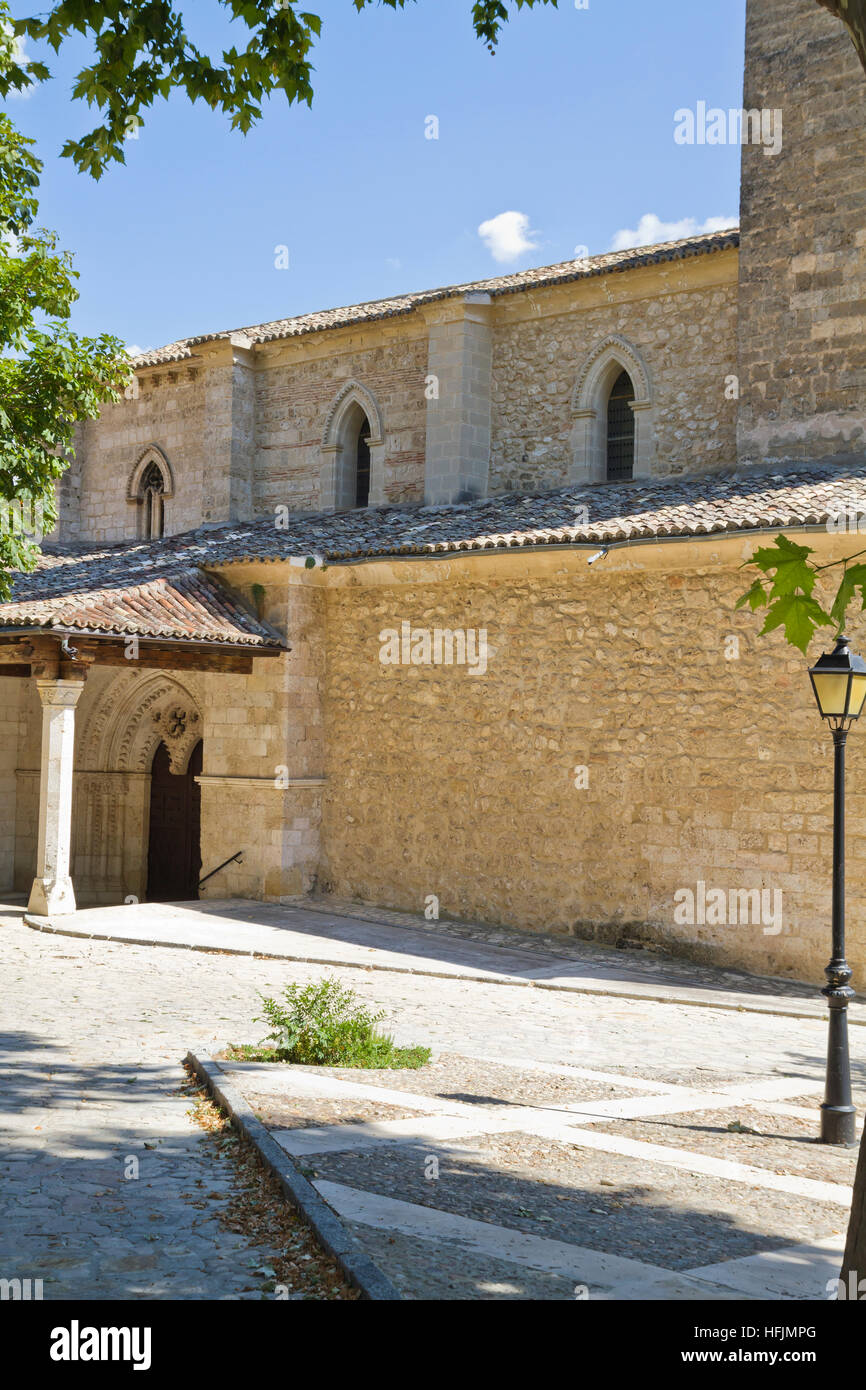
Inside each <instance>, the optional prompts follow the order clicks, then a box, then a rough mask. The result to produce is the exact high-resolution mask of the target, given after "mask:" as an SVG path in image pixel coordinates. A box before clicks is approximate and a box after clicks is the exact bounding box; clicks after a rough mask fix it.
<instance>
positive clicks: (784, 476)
mask: <svg viewBox="0 0 866 1390" xmlns="http://www.w3.org/2000/svg"><path fill="white" fill-rule="evenodd" d="M845 512H848V513H849V515H850V514H851V513H854V514H857V515H866V458H864V459H863V460H862V461H861V462H858V463H857V464H853V465H852V464H848V465H832V464H812V465H810V466H808V467H802V468H798V469H796V470H792V471H790V472H786V473H779V472H767V471H758V470H743V471H740V472H730V473H715V474H708V475H706V476H704V477H691V478H679V479H674V480H667V481H659V482H649V483H615V484H600V485H598V486H595V487H583V488H579V487H574V488H560V489H557V491H555V492H547V493H542V494H537V495H526V494H523V493H509V494H507V495H505V496H500V497H490V498H487V499H485V500H483V501H481V502H475V503H472V504H461V505H455V506H450V507H391V508H368V509H364V510H359V511H352V512H342V513H339V514H337V515H330V516H326V515H320V516H307V517H298V518H297V520H295V521H293V522H292V523H291V524H290V526H289V528H288V529H286V530H278V529H277V527H276V526H275V525H274V523H273V521H272V520H270V519H265V520H263V521H256V522H250V523H247V524H243V525H239V524H228V525H225V526H208V527H203V528H201V529H200V530H198V531H187V532H185V533H184V534H182V535H177V536H169V537H166V538H165V539H164V540H161V541H148V542H141V541H131V542H125V543H123V544H120V545H113V546H104V547H102V548H99V549H89V550H85V549H81V550H71V549H65V550H62V551H61V550H55V551H48V552H47V553H46V554H45V555H43V557H42V560H41V562H40V565H39V568H38V569H37V570H35V571H34V572H33V573H32V574H28V575H21V576H20V577H19V579H18V580H17V582H16V584H15V589H14V593H13V598H12V600H11V601H10V602H9V603H4V604H0V629H2V628H3V627H7V628H8V627H15V626H26V625H27V624H28V623H39V624H45V625H53V626H54V627H69V628H74V629H75V630H76V631H85V630H92V631H99V632H103V633H118V634H122V633H130V632H137V633H139V634H140V635H141V636H154V637H168V636H172V637H185V638H187V639H191V640H195V639H198V640H220V641H231V642H239V643H244V644H247V645H250V646H256V645H260V646H264V645H267V643H268V642H270V643H273V641H274V636H273V634H272V633H271V632H270V630H269V629H268V628H266V627H265V625H264V624H261V623H257V622H256V620H255V619H254V618H252V617H251V615H250V614H249V613H248V612H247V611H246V609H245V608H244V607H243V606H242V605H241V604H240V603H239V602H238V601H237V600H236V599H234V598H233V597H232V595H231V593H230V592H227V591H226V590H225V589H224V588H223V587H222V585H220V584H219V583H218V581H217V580H216V579H215V578H214V577H208V576H205V574H204V573H203V569H204V568H207V569H209V570H211V569H217V568H222V567H223V566H226V565H231V564H233V563H237V562H239V561H244V560H246V561H274V560H285V559H288V558H302V559H305V558H307V557H311V556H317V557H319V558H320V559H322V560H324V561H326V562H328V563H332V564H334V563H337V564H338V563H340V562H341V561H342V562H345V561H353V560H363V559H373V558H376V557H383V558H384V557H389V556H400V555H404V556H418V557H425V556H430V555H447V554H454V553H455V552H461V551H462V552H466V551H469V552H471V551H514V550H519V549H532V548H536V547H546V546H551V545H566V546H567V545H584V546H587V545H591V546H601V545H606V544H616V543H621V542H624V541H639V540H665V539H668V538H672V537H685V538H687V537H706V536H718V535H723V534H726V533H727V534H745V535H748V533H749V532H755V531H765V530H770V529H775V528H779V529H786V530H790V529H792V528H796V527H800V526H822V525H824V524H825V523H826V522H827V520H828V519H830V518H832V517H835V516H838V515H839V514H840V513H845ZM229 574H230V571H229Z"/></svg>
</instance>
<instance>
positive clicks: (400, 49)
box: [8, 0, 745, 350]
mask: <svg viewBox="0 0 866 1390" xmlns="http://www.w3.org/2000/svg"><path fill="white" fill-rule="evenodd" d="M176 7H177V8H179V9H181V11H182V12H183V13H184V15H185V17H187V22H188V28H189V29H190V31H191V33H192V34H193V37H194V38H195V40H196V42H198V44H199V46H200V47H205V48H208V49H209V50H211V51H212V52H214V53H216V54H219V53H220V52H221V50H222V49H223V48H224V47H228V46H231V44H233V43H235V44H237V46H238V47H242V46H244V45H245V39H244V35H245V33H246V30H245V29H244V30H243V31H242V32H238V30H239V29H240V28H241V26H239V25H238V24H236V23H235V24H232V23H229V22H228V17H227V15H226V12H225V9H224V7H223V6H222V5H220V4H219V3H218V0H176ZM37 8H38V9H39V10H40V11H41V10H42V9H44V8H47V4H40V5H39V6H38V7H37V6H36V5H32V6H28V5H27V4H26V3H22V0H13V12H14V13H15V14H16V15H23V14H25V13H30V12H32V11H33V10H36V9H37ZM305 8H308V9H312V10H314V11H316V12H318V13H320V14H321V15H322V18H323V33H322V39H321V41H320V42H319V44H318V45H317V48H316V52H315V56H314V64H315V68H316V71H315V73H314V78H313V82H314V87H315V90H316V96H315V99H314V102H313V106H312V109H308V108H306V107H290V106H288V104H287V103H286V101H285V98H283V97H282V96H278V97H275V98H272V99H271V100H269V101H268V102H267V103H266V104H265V108H264V116H263V120H262V121H261V122H260V123H259V125H258V126H257V127H255V128H254V130H253V131H252V132H251V133H250V134H248V135H247V136H242V135H241V134H239V133H238V132H232V131H231V130H230V129H229V123H228V119H227V118H226V117H224V116H223V115H221V114H219V113H215V112H211V111H210V110H209V109H208V108H206V107H204V106H203V105H202V104H201V103H198V104H197V105H196V106H192V105H191V104H190V103H189V101H188V100H187V98H186V97H185V96H183V95H176V96H174V97H172V99H171V100H170V101H169V102H167V103H164V102H163V103H158V104H156V105H155V106H154V107H152V108H151V110H150V112H149V114H148V116H147V119H146V124H145V125H144V127H143V128H142V129H141V131H140V132H139V134H138V138H137V139H134V140H132V139H131V140H128V141H127V142H126V164H125V165H123V166H119V165H114V166H112V167H111V168H110V169H109V171H108V172H107V173H106V174H105V176H104V177H103V178H102V180H101V181H100V182H99V183H95V182H94V181H93V180H91V179H90V177H89V176H88V175H85V174H79V173H78V172H77V171H76V170H75V167H74V165H73V163H72V161H71V160H69V159H61V158H60V157H59V151H60V148H61V146H62V144H63V142H64V140H65V139H67V138H68V137H69V136H71V135H78V134H82V133H84V132H85V131H86V130H89V129H91V128H92V127H93V126H94V125H96V124H98V115H97V113H96V112H95V110H88V108H87V106H86V105H85V104H84V103H82V102H77V101H73V100H72V98H71V95H70V92H71V87H72V83H73V80H74V76H75V73H76V72H77V71H78V69H79V68H80V67H81V66H83V65H84V63H85V62H87V61H89V57H90V47H89V45H88V44H86V43H85V42H84V41H83V40H82V41H79V40H77V39H76V40H75V42H74V43H73V44H70V45H69V47H68V49H67V47H64V49H63V50H62V52H61V54H60V55H59V56H55V55H53V54H52V53H50V51H49V52H48V53H47V54H45V55H43V54H41V53H38V52H37V50H36V49H35V47H34V46H33V45H28V50H27V51H28V54H29V55H30V56H33V57H36V56H45V58H46V61H48V64H49V67H50V68H51V70H52V73H53V74H54V76H53V79H52V81H51V82H49V83H47V84H44V85H42V86H40V87H38V88H36V89H34V90H32V91H31V93H30V94H29V95H27V96H26V97H24V98H19V99H16V100H14V101H12V102H10V103H9V106H8V110H9V112H10V114H11V115H12V117H13V119H14V120H15V122H16V124H17V125H18V126H19V128H20V129H22V130H23V132H24V133H25V134H27V135H30V136H32V137H34V138H35V139H36V141H37V150H38V153H39V155H40V157H41V158H42V159H43V161H44V164H45V168H44V173H43V179H42V187H41V194H40V197H41V206H40V218H39V221H40V223H41V224H42V225H44V226H48V227H52V228H54V229H55V230H56V231H57V232H58V233H59V234H60V239H61V243H62V245H63V246H64V247H66V248H67V249H69V250H71V251H72V252H73V253H74V255H75V267H76V269H77V270H78V271H79V273H80V281H79V289H80V292H81V293H80V299H79V301H78V303H77V305H76V306H75V310H74V313H73V322H72V326H73V328H75V329H76V330H77V331H78V332H82V333H100V332H112V333H116V334H117V335H118V336H119V337H120V338H121V339H122V340H123V341H124V342H125V343H127V344H128V345H129V346H130V347H131V348H133V349H136V350H138V349H144V348H150V347H156V346H159V345H161V344H164V343H167V342H171V341H172V340H174V339H176V338H181V337H187V336H192V335H195V334H199V333H207V332H212V331H219V330H221V329H226V328H235V327H242V326H245V325H248V324H255V323H259V322H264V321H267V320H270V319H275V318H284V317H289V316H291V315H293V314H300V313H305V312H308V311H311V310H314V309H325V308H330V307H333V306H336V305H342V304H352V303H357V302H360V301H363V300H367V299H374V298H379V297H382V296H388V295H392V294H400V293H402V292H405V291H409V290H420V289H427V288H431V287H434V286H438V285H446V284H453V283H458V282H461V281H465V280H475V279H482V278H485V277H487V276H490V275H500V274H507V273H510V272H513V271H515V270H520V269H524V268H526V267H527V266H532V265H546V264H549V263H551V262H556V261H562V260H569V259H571V258H572V257H574V256H575V255H585V254H596V253H599V252H603V251H607V250H611V249H618V248H620V247H623V246H628V245H636V244H646V243H648V242H652V241H659V240H665V239H666V238H668V237H675V236H685V235H688V234H689V233H690V232H692V231H695V230H700V229H705V228H706V229H708V230H712V229H713V228H715V227H717V226H726V225H731V224H732V223H734V222H735V221H736V220H737V208H738V197H739V193H738V190H739V153H740V152H739V147H738V146H737V145H736V144H723V145H707V144H703V145H700V144H691V145H689V144H681V143H677V141H676V140H675V139H674V132H675V126H676V122H675V119H674V115H675V112H677V111H680V110H682V109H696V108H697V104H698V103H699V102H701V101H704V102H706V103H707V105H708V106H709V107H721V108H724V109H726V110H727V109H729V108H739V107H740V105H741V102H742V65H743V41H744V28H745V0H719V3H718V4H714V5H708V4H700V5H696V4H695V3H694V0H657V3H655V4H649V3H648V0H588V3H585V0H559V8H558V9H557V10H552V9H547V8H544V9H536V10H531V11H522V12H520V13H519V14H514V17H513V18H512V21H511V23H510V24H509V25H507V26H506V28H505V30H504V33H503V37H502V40H501V42H500V45H499V48H498V51H497V53H496V54H495V55H491V54H490V53H488V51H487V49H486V48H485V46H484V45H483V43H481V42H480V41H479V40H478V39H476V37H475V35H474V33H473V31H472V27H471V23H470V15H471V0H417V3H415V4H411V3H410V4H408V5H407V8H406V9H405V10H403V11H397V12H395V11H393V10H391V9H389V8H386V7H380V6H376V7H373V8H369V9H367V10H365V11H363V12H362V13H361V14H358V13H357V12H356V11H355V9H354V5H353V4H352V0H319V3H318V4H315V3H314V0H307V2H306V5H305ZM512 9H513V6H512ZM434 118H435V119H434ZM434 134H435V135H436V136H437V137H438V138H430V137H431V136H432V135H434Z"/></svg>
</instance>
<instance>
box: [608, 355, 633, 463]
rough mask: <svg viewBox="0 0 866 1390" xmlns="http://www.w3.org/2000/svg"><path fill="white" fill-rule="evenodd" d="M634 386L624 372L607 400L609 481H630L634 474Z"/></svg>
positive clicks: (611, 389)
mask: <svg viewBox="0 0 866 1390" xmlns="http://www.w3.org/2000/svg"><path fill="white" fill-rule="evenodd" d="M633 400H634V387H633V385H632V381H631V377H630V376H629V374H628V372H626V371H621V372H620V374H619V376H618V377H617V379H616V381H615V382H614V383H613V386H612V387H611V388H610V395H609V396H608V398H607V480H608V482H609V483H624V482H629V481H630V480H631V478H632V476H633V474H634V411H633V410H632V401H633Z"/></svg>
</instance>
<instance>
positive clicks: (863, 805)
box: [322, 537, 866, 983]
mask: <svg viewBox="0 0 866 1390" xmlns="http://www.w3.org/2000/svg"><path fill="white" fill-rule="evenodd" d="M824 539H826V537H825V538H824ZM749 548H750V546H749V543H748V542H743V541H742V540H740V541H732V540H726V541H720V542H715V541H711V540H707V541H706V542H704V543H702V544H692V543H689V544H685V543H683V544H679V545H674V544H671V545H660V546H654V547H642V548H638V547H635V548H633V549H630V550H620V551H612V552H611V553H610V554H609V555H608V556H607V558H606V559H605V560H604V561H603V562H600V563H599V564H598V565H596V566H594V567H593V568H592V569H591V570H590V569H588V568H587V566H586V559H585V556H580V555H575V554H574V553H567V552H560V553H559V554H558V555H546V556H541V555H536V556H534V557H531V556H528V557H524V558H519V557H508V558H505V557H503V558H501V559H500V558H497V557H490V558H488V559H487V560H486V561H485V560H483V559H478V560H475V561H470V560H468V559H467V560H466V561H463V562H452V561H449V562H442V563H440V564H438V565H436V564H433V563H428V564H426V565H423V564H414V563H413V564H411V565H410V564H406V565H403V566H398V565H391V566H386V565H381V566H377V567H372V566H369V567H367V566H365V567H364V572H363V573H362V572H361V571H360V570H357V569H356V570H355V571H354V572H353V573H352V574H351V575H347V574H345V572H344V574H343V576H342V577H341V578H340V580H339V583H337V581H336V580H335V583H334V587H332V588H330V589H329V591H328V600H329V612H328V633H329V658H328V683H327V695H326V702H325V720H326V727H327V730H328V756H327V762H326V771H327V776H328V785H327V790H326V797H325V809H324V824H323V865H322V881H323V882H324V883H326V884H327V885H328V886H330V887H332V888H333V889H334V890H335V891H336V892H337V893H339V894H341V895H345V896H346V897H354V898H358V899H362V900H364V901H367V902H370V903H377V904H380V905H385V906H391V907H397V908H402V909H408V910H412V911H416V912H420V911H423V909H424V906H425V901H426V900H427V898H428V895H436V896H437V897H438V899H439V902H440V911H441V914H442V915H443V916H454V917H458V918H460V917H463V918H468V919H473V918H476V919H484V920H487V921H490V922H496V923H507V924H510V925H512V926H518V927H524V928H527V929H529V930H555V931H562V932H574V933H576V934H577V935H580V936H596V937H598V938H601V939H604V940H616V939H619V938H620V937H627V938H631V937H645V938H648V939H652V940H655V941H662V942H666V943H668V944H669V945H671V946H673V947H674V948H675V949H682V950H686V951H687V952H688V953H689V954H691V955H693V956H698V957H699V958H703V959H706V960H711V961H716V962H727V963H732V964H737V965H740V966H745V967H747V968H750V969H754V970H757V971H761V972H767V973H775V974H782V973H791V974H794V975H796V976H799V977H801V978H804V979H813V980H818V979H819V978H820V971H821V970H822V969H823V966H824V964H825V963H826V957H827V956H828V949H829V934H828V933H829V912H830V894H829V888H830V865H831V834H830V832H831V815H832V753H831V742H830V739H829V736H828V735H827V734H826V733H825V731H824V729H823V726H822V724H821V722H820V719H819V717H818V714H817V711H816V709H815V707H814V702H813V697H812V695H811V691H810V687H809V682H808V678H807V674H806V662H805V661H804V660H803V658H802V657H800V656H799V655H798V654H797V653H796V652H793V651H792V650H791V649H790V648H787V647H786V646H785V645H784V643H783V641H782V639H781V638H780V637H779V635H778V634H776V635H775V636H774V637H773V638H771V639H768V638H759V637H758V636H757V633H758V628H759V625H760V624H759V622H758V621H757V619H756V618H755V617H754V616H753V615H749V614H746V613H742V612H740V613H735V612H734V611H733V603H734V600H735V597H736V596H737V595H738V594H739V593H740V592H741V591H742V588H743V587H744V582H743V577H742V574H741V573H739V572H738V570H737V565H738V564H739V563H740V561H741V560H742V559H743V558H744V557H745V555H746V554H747V553H748V550H749ZM404 620H408V621H409V622H410V623H411V624H412V625H413V627H420V626H423V627H427V628H435V627H440V628H452V629H453V628H486V629H487V634H488V643H489V648H490V653H489V663H488V668H487V672H486V674H485V675H470V674H469V672H468V669H467V668H466V667H465V666H464V667H461V666H457V665H453V666H451V667H448V666H445V665H439V666H435V665H431V666H424V665H418V666H415V665H383V664H381V663H380V660H379V652H380V640H379V634H380V633H381V632H382V631H383V630H384V629H387V628H397V629H399V628H400V626H401V623H402V622H403V621H404ZM862 635H864V634H862V633H861V638H862ZM731 636H735V637H737V638H738V639H739V655H738V657H737V658H736V659H728V658H727V656H726V652H728V651H730V650H733V648H732V647H731V645H730V644H729V642H728V640H727V639H728V638H729V637H731ZM854 636H855V637H856V636H857V633H855V634H854ZM861 645H862V640H861ZM862 749H863V735H862V734H861V733H860V731H859V730H855V732H854V734H852V737H851V740H850V781H849V788H850V796H849V822H850V823H849V921H850V955H851V959H852V961H853V962H855V963H856V967H857V968H858V970H859V971H860V972H862V970H863V968H864V967H866V927H864V925H863V923H864V912H863V909H864V907H866V795H864V794H863V793H862V791H861V790H860V788H859V783H860V773H861V772H862V771H863V770H864V768H866V757H864V753H863V751H862ZM580 769H586V773H585V774H584V773H582V772H581V771H580ZM584 777H585V778H586V779H588V785H586V786H583V785H582V781H583V779H584ZM699 882H703V883H704V884H705V885H706V888H707V890H709V889H710V888H721V889H722V890H724V892H725V894H726V895H727V894H729V893H730V892H731V890H736V891H739V890H741V889H749V890H750V889H756V888H757V889H763V890H767V891H768V897H767V899H766V913H767V915H768V916H769V917H770V918H771V920H770V922H769V923H765V922H763V921H761V920H758V921H757V922H756V923H753V922H749V923H744V924H740V923H739V922H738V923H737V924H731V925H707V924H705V923H704V924H702V923H701V922H699V921H696V922H694V923H693V924H688V923H686V924H683V923H680V922H678V921H677V920H676V919H675V916H674V912H675V908H676V907H677V905H678V904H679V903H680V901H681V900H679V899H675V898H674V894H675V893H676V892H677V891H678V890H680V889H692V890H693V891H694V892H695V893H696V894H697V893H698V891H699V890H698V888H697V885H698V883H699ZM775 891H778V892H780V893H781V894H782V899H781V903H782V906H783V930H782V931H781V932H778V933H777V932H775V931H772V932H769V933H765V931H764V925H767V924H769V925H771V926H773V925H774V921H773V920H772V914H773V909H774V907H775V903H776V901H777V900H776V899H775V898H773V896H772V894H773V892H775ZM697 911H698V909H697V904H696V908H695V912H696V914H697ZM738 911H739V909H738ZM860 979H861V983H862V974H861V975H860Z"/></svg>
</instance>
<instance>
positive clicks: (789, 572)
mask: <svg viewBox="0 0 866 1390" xmlns="http://www.w3.org/2000/svg"><path fill="white" fill-rule="evenodd" d="M813 553H814V552H813V550H812V547H811V546H809V545H797V544H796V543H795V542H794V541H792V540H789V538H788V537H787V536H784V535H779V536H777V537H776V539H775V540H774V541H773V544H772V545H765V546H761V547H760V549H758V550H756V551H755V553H754V555H753V556H752V558H751V560H748V561H747V562H746V564H747V565H749V566H752V565H753V566H755V567H756V568H757V569H758V570H760V574H759V575H758V577H757V579H755V581H754V582H753V583H752V585H751V586H750V587H749V588H748V589H747V590H746V592H745V593H744V594H741V596H740V598H739V599H738V600H737V608H744V607H745V606H746V604H748V606H749V607H750V608H751V609H752V611H753V612H754V611H756V610H757V609H759V608H766V609H767V615H766V619H765V621H764V626H763V627H762V629H761V632H762V633H764V632H772V631H773V630H774V629H775V628H777V627H783V628H784V630H785V637H786V639H787V641H788V642H790V643H791V646H793V647H798V648H799V649H800V651H801V652H804V653H805V651H806V648H807V647H808V645H809V643H810V642H811V640H812V638H813V637H814V635H815V632H816V630H817V629H818V628H819V627H833V628H835V630H836V631H837V632H841V630H842V628H843V627H844V625H845V615H846V613H847V611H848V608H849V606H850V604H851V603H852V602H853V601H854V600H855V599H856V598H859V599H860V609H861V611H862V610H863V609H864V608H866V564H864V563H862V562H861V563H859V564H855V563H854V562H855V561H856V560H857V559H858V557H859V556H860V555H863V554H866V551H862V550H860V551H857V552H856V554H854V555H848V556H846V557H845V558H844V559H841V560H832V561H830V562H829V563H828V564H826V565H816V564H815V563H814V561H812V560H810V559H809V556H810V555H812V554H813ZM839 566H841V567H842V576H841V578H840V580H839V583H838V585H837V588H836V593H835V595H834V597H833V600H832V602H831V603H830V605H829V607H828V608H823V607H822V606H821V604H820V603H819V602H818V600H817V599H816V598H815V594H814V590H815V583H816V581H817V578H818V575H819V574H821V573H822V571H825V570H831V569H836V568H838V567H839Z"/></svg>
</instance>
